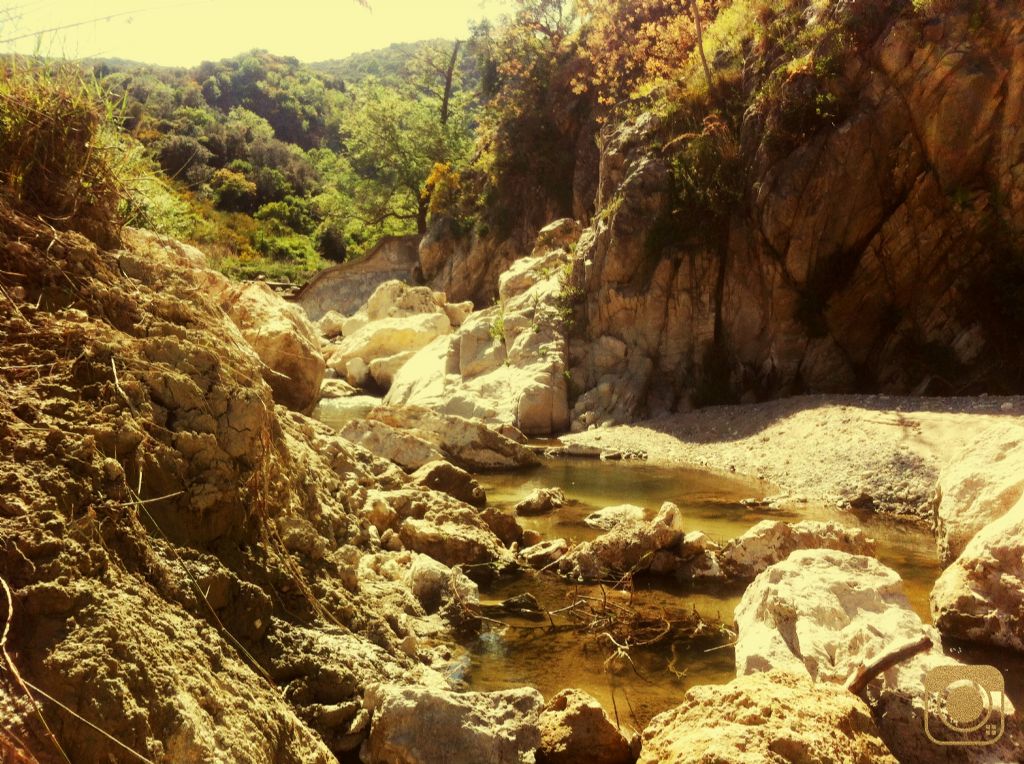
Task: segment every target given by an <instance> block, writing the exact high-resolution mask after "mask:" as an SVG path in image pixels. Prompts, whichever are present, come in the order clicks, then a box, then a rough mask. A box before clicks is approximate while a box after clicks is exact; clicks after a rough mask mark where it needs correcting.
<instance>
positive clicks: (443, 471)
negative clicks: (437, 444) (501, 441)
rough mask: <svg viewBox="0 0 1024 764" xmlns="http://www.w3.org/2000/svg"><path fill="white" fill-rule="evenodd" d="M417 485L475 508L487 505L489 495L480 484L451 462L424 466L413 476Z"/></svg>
mask: <svg viewBox="0 0 1024 764" xmlns="http://www.w3.org/2000/svg"><path fill="white" fill-rule="evenodd" d="M412 481H413V483H415V484H416V485H420V486H423V487H424V488H430V489H431V490H434V491H442V492H443V493H446V494H448V495H449V496H453V497H454V498H456V499H458V500H459V501H464V502H466V503H467V504H471V505H472V506H474V507H483V506H484V505H486V504H487V494H486V493H484V489H483V488H481V487H480V484H479V483H478V482H477V481H476V480H475V479H474V478H473V476H472V475H470V474H469V473H468V472H466V471H465V470H464V469H460V468H459V467H456V466H455V465H454V464H452V463H451V462H447V461H435V462H429V463H427V464H424V465H423V466H422V467H420V468H419V469H417V470H416V471H415V472H414V473H413V474H412Z"/></svg>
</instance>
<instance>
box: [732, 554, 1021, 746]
mask: <svg viewBox="0 0 1024 764" xmlns="http://www.w3.org/2000/svg"><path fill="white" fill-rule="evenodd" d="M736 625H737V628H738V630H739V638H738V640H737V642H736V673H737V675H738V676H745V675H748V674H756V673H759V672H768V671H772V670H778V671H782V672H785V673H789V674H793V675H796V676H799V677H806V678H810V679H812V680H814V681H815V682H818V683H833V684H840V685H841V684H843V683H845V682H846V680H847V679H848V678H849V677H850V675H851V674H852V673H853V672H854V671H855V670H856V669H857V668H858V667H860V666H862V665H865V664H866V663H868V662H869V661H871V660H872V659H873V658H875V657H877V656H878V655H880V654H881V653H883V652H884V651H885V650H886V649H890V648H892V647H893V646H894V645H899V644H902V643H905V642H908V641H910V640H913V639H915V638H917V637H920V636H921V635H922V634H929V636H931V637H932V641H933V647H932V648H931V650H930V651H928V652H925V653H921V654H918V655H916V656H915V657H913V658H911V659H910V660H907V661H905V662H903V663H900V664H897V665H896V666H894V667H893V668H891V669H889V670H888V671H886V672H884V673H883V674H882V675H881V676H879V677H877V678H876V679H874V680H873V681H872V682H871V684H869V685H868V689H867V693H868V694H869V695H870V696H871V697H872V698H874V703H875V706H876V719H878V720H879V722H878V723H879V728H880V731H881V735H882V738H883V740H885V742H886V744H887V745H888V746H889V748H890V750H892V752H893V753H894V754H895V755H896V756H897V758H899V759H900V760H901V761H915V762H941V761H947V758H946V751H945V749H944V748H943V747H942V746H937V745H935V744H934V743H932V742H931V741H930V740H929V739H928V738H927V737H926V734H925V729H924V725H923V724H922V719H923V718H924V707H925V697H926V693H925V689H924V677H925V675H926V674H927V673H928V672H929V671H930V670H933V669H935V668H937V667H942V666H959V665H960V664H958V663H957V662H956V661H955V660H954V659H952V658H948V657H946V656H945V655H944V654H943V652H942V649H941V646H940V642H939V637H938V634H937V633H936V632H935V631H934V629H931V628H930V627H926V626H925V625H924V624H923V623H922V622H921V619H920V618H919V617H918V616H917V614H916V613H914V611H913V610H912V609H911V608H910V604H909V603H908V601H907V598H906V596H905V595H904V593H903V585H902V581H901V579H900V577H899V575H898V574H897V573H896V572H895V571H892V570H890V569H889V568H886V567H885V566H884V565H882V564H881V563H880V562H878V561H877V560H875V559H873V558H870V557H863V556H856V555H850V554H846V553H845V552H838V551H833V550H806V551H796V552H793V553H792V554H791V555H790V556H789V558H788V559H787V560H785V561H784V562H780V563H778V564H776V565H773V566H772V567H770V568H768V569H767V570H766V571H765V572H764V573H762V574H761V575H759V576H758V577H757V578H756V579H755V580H754V583H753V584H751V585H750V586H749V587H748V588H747V590H746V592H744V594H743V599H742V600H741V602H740V604H739V605H738V606H737V608H736ZM1007 708H1008V710H1010V711H1011V716H1009V717H1008V718H1007V724H1006V726H1007V734H1006V736H1005V737H1004V739H1003V741H1001V742H1000V743H999V746H1000V747H998V748H996V749H991V748H989V749H985V751H984V755H985V756H988V755H990V754H991V755H997V756H998V755H1001V756H1011V757H1012V754H1010V752H1011V751H1013V750H1014V746H1019V745H1021V740H1022V738H1021V730H1020V729H1019V725H1018V723H1017V720H1016V717H1015V716H1014V715H1012V705H1010V704H1009V701H1008V700H1007ZM978 755H979V756H981V754H978ZM979 760H984V757H982V759H979ZM993 760H999V759H993Z"/></svg>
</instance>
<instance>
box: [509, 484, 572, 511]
mask: <svg viewBox="0 0 1024 764" xmlns="http://www.w3.org/2000/svg"><path fill="white" fill-rule="evenodd" d="M564 504H565V494H564V493H563V492H562V489H561V488H534V489H533V490H532V491H531V492H530V493H529V494H527V495H526V496H525V497H523V498H522V499H521V500H520V501H519V503H517V504H516V514H519V515H542V514H544V513H545V512H552V511H554V510H556V509H558V508H559V507H561V506H563V505H564Z"/></svg>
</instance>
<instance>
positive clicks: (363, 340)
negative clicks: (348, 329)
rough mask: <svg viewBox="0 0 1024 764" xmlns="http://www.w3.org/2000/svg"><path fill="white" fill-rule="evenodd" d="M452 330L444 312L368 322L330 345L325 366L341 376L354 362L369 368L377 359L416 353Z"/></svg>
mask: <svg viewBox="0 0 1024 764" xmlns="http://www.w3.org/2000/svg"><path fill="white" fill-rule="evenodd" d="M451 328H452V327H451V324H450V323H449V322H448V317H447V316H446V315H445V314H444V313H443V312H441V313H419V314H415V315H411V316H402V317H398V318H385V319H381V320H380V321H370V322H369V323H367V324H366V326H364V327H363V328H361V329H359V330H358V331H356V332H354V333H353V334H346V335H345V338H344V339H343V340H342V341H341V342H339V343H337V344H335V345H332V346H331V349H330V358H329V359H328V363H329V364H330V366H331V368H332V369H335V370H337V371H339V372H341V371H344V370H345V369H346V368H347V365H348V362H349V361H350V360H352V359H353V358H360V359H362V360H363V361H365V362H366V363H367V364H369V363H371V362H373V361H374V360H376V359H378V358H390V357H391V356H394V355H397V354H399V353H405V352H407V351H417V350H420V349H421V348H424V347H426V346H427V345H429V344H430V343H431V342H432V341H434V340H435V339H437V338H438V337H441V336H443V335H446V334H448V333H450V332H451Z"/></svg>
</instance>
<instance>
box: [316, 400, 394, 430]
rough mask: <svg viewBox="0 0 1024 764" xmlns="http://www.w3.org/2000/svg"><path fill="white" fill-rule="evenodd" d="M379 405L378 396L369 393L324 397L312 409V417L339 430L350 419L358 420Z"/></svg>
mask: <svg viewBox="0 0 1024 764" xmlns="http://www.w3.org/2000/svg"><path fill="white" fill-rule="evenodd" d="M379 405H380V398H374V397H372V396H370V395H346V396H341V397H337V398H328V397H326V396H325V397H324V398H322V399H321V400H320V403H318V404H317V407H316V408H315V409H314V410H313V415H312V416H313V418H314V419H319V420H320V421H321V422H323V423H324V424H326V425H327V426H328V427H333V428H334V429H335V430H340V429H341V428H342V427H344V426H345V425H346V424H348V423H349V422H351V421H354V420H359V419H362V418H363V417H365V416H366V415H367V414H369V413H370V412H371V411H373V409H374V408H376V407H377V406H379Z"/></svg>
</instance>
